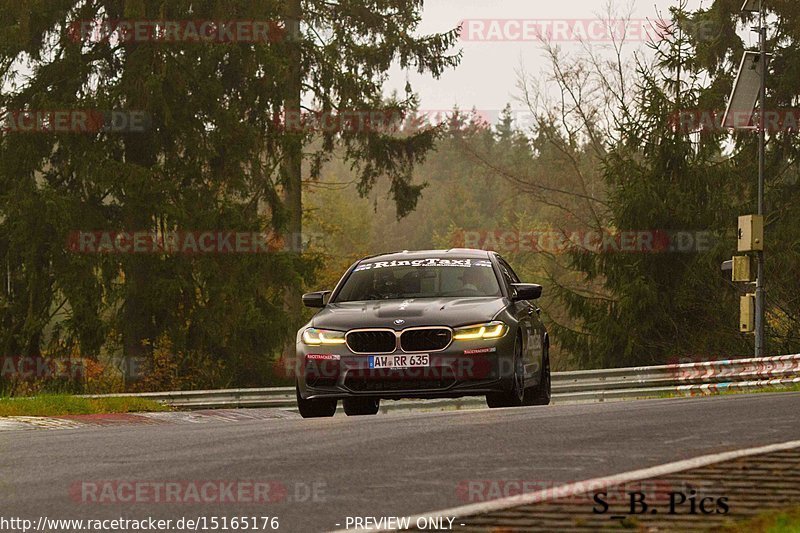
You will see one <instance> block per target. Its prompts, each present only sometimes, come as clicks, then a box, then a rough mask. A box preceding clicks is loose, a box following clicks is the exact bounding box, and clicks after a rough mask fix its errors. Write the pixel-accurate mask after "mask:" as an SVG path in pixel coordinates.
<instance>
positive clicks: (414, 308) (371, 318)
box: [311, 297, 509, 331]
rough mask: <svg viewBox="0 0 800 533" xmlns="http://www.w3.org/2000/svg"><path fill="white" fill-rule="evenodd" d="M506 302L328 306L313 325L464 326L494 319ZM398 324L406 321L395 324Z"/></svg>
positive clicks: (418, 301) (345, 327) (422, 300)
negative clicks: (397, 321)
mask: <svg viewBox="0 0 800 533" xmlns="http://www.w3.org/2000/svg"><path fill="white" fill-rule="evenodd" d="M508 303H509V302H508V300H507V299H506V298H496V297H487V298H417V299H414V298H410V299H407V300H375V301H368V302H344V303H333V304H328V305H327V306H326V307H325V308H324V309H322V311H320V312H319V313H317V315H316V316H314V318H313V319H312V321H311V325H312V326H313V327H315V328H326V329H333V330H338V331H348V330H351V329H358V328H376V327H381V328H390V329H395V330H401V329H405V328H408V327H412V326H451V327H457V326H465V325H468V324H475V323H479V322H484V321H488V320H491V319H493V318H494V317H495V316H496V315H497V313H499V312H500V311H502V310H503V309H504V308H505V307H506V306H507V305H508ZM395 320H404V321H405V322H403V323H402V324H395Z"/></svg>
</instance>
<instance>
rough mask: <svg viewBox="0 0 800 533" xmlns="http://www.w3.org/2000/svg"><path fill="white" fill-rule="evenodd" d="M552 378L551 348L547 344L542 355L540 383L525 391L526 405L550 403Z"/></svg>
mask: <svg viewBox="0 0 800 533" xmlns="http://www.w3.org/2000/svg"><path fill="white" fill-rule="evenodd" d="M551 398H552V380H551V376H550V350H549V348H548V347H546V346H545V348H544V350H543V355H542V375H541V377H540V378H539V384H538V385H536V386H535V387H532V388H531V389H529V390H528V391H527V392H526V393H525V405H550V400H551Z"/></svg>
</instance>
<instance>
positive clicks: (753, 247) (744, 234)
mask: <svg viewBox="0 0 800 533" xmlns="http://www.w3.org/2000/svg"><path fill="white" fill-rule="evenodd" d="M738 236H739V244H738V250H739V251H740V252H759V251H761V250H763V249H764V217H763V216H762V215H744V216H741V217H739V233H738Z"/></svg>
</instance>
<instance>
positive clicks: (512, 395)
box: [486, 337, 527, 409]
mask: <svg viewBox="0 0 800 533" xmlns="http://www.w3.org/2000/svg"><path fill="white" fill-rule="evenodd" d="M513 364H514V374H513V375H512V378H511V390H510V391H503V392H492V393H489V394H487V395H486V405H488V406H489V409H497V408H499V407H520V406H522V405H527V404H526V403H525V401H526V399H525V396H526V394H527V391H526V390H525V375H524V372H525V367H524V363H523V360H522V339H521V338H520V337H517V342H516V343H514V363H513Z"/></svg>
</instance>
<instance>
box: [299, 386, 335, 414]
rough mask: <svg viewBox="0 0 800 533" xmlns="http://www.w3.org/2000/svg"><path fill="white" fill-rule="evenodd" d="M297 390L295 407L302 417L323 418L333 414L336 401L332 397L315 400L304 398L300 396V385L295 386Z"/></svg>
mask: <svg viewBox="0 0 800 533" xmlns="http://www.w3.org/2000/svg"><path fill="white" fill-rule="evenodd" d="M295 390H296V392H297V409H298V410H299V411H300V416H302V417H303V418H323V417H329V416H333V413H335V412H336V404H337V403H338V401H337V400H336V399H335V398H333V399H331V398H319V399H317V400H304V399H303V397H302V396H300V387H297V386H295Z"/></svg>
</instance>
